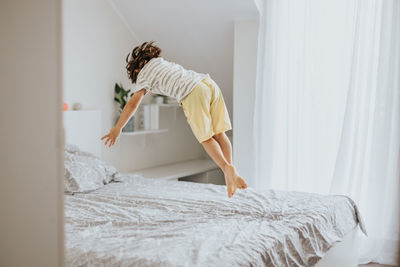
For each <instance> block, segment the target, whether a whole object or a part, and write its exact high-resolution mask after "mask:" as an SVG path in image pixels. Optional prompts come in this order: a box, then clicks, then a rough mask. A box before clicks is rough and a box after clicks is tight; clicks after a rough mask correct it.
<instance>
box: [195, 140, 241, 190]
mask: <svg viewBox="0 0 400 267" xmlns="http://www.w3.org/2000/svg"><path fill="white" fill-rule="evenodd" d="M228 141H229V140H228ZM229 143H230V142H229ZM201 144H202V145H203V147H204V149H205V150H206V151H207V153H208V155H210V157H211V158H212V159H213V160H214V162H215V163H216V164H217V165H218V167H220V168H221V170H222V171H223V172H224V176H225V183H226V186H227V190H228V197H232V196H233V194H235V192H236V189H237V188H240V189H244V188H246V187H247V184H246V182H245V181H244V180H243V179H242V177H240V176H239V175H238V174H237V172H236V169H235V167H234V166H233V165H232V164H231V163H230V162H228V161H227V159H226V157H225V156H224V154H223V151H222V149H221V146H220V145H219V143H218V142H217V141H216V139H214V138H210V139H208V140H206V141H203V142H202V143H201ZM229 158H231V157H230V156H229Z"/></svg>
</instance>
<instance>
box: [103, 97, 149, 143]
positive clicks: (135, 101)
mask: <svg viewBox="0 0 400 267" xmlns="http://www.w3.org/2000/svg"><path fill="white" fill-rule="evenodd" d="M145 94H146V89H142V90H140V91H137V92H136V93H135V94H133V96H132V98H131V99H130V100H129V101H128V103H126V105H125V107H124V109H123V110H122V112H121V116H120V117H119V120H118V122H117V124H115V126H114V127H113V128H111V130H110V133H108V134H106V135H105V136H103V137H102V138H101V140H103V139H106V141H105V143H104V145H106V146H107V143H108V147H111V146H112V145H114V144H115V142H116V141H117V138H118V136H119V135H120V134H121V131H122V128H124V126H125V125H126V123H127V122H128V121H129V119H130V118H131V117H132V116H133V114H135V112H136V110H137V108H138V107H139V105H140V102H141V101H142V99H143V96H144V95H145Z"/></svg>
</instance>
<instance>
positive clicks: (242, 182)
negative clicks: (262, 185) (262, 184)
mask: <svg viewBox="0 0 400 267" xmlns="http://www.w3.org/2000/svg"><path fill="white" fill-rule="evenodd" d="M236 186H237V187H238V188H239V189H246V188H247V183H246V182H245V180H243V178H242V177H240V176H238V177H237V178H236Z"/></svg>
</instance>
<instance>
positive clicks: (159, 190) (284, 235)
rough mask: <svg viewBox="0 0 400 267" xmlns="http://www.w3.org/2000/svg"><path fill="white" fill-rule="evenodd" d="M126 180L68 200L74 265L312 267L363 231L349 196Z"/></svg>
mask: <svg viewBox="0 0 400 267" xmlns="http://www.w3.org/2000/svg"><path fill="white" fill-rule="evenodd" d="M124 179H125V181H124V182H122V183H111V184H108V185H106V186H104V187H103V188H101V189H99V190H96V191H94V192H91V193H86V194H81V193H79V194H75V195H66V199H65V205H66V208H65V220H66V225H65V232H66V263H67V266H82V265H83V266H111V265H112V266H312V265H314V264H315V263H316V262H317V261H318V260H319V259H320V258H321V257H322V256H323V255H324V254H325V253H326V252H327V251H328V249H329V248H330V247H331V246H332V245H333V244H334V243H335V242H337V241H340V240H341V238H342V237H343V236H344V235H345V234H347V233H348V232H350V231H351V230H352V229H353V228H354V227H356V226H357V224H358V223H360V227H361V229H362V230H363V231H364V227H363V225H362V222H361V219H360V217H359V214H358V210H357V207H356V206H355V204H354V203H353V201H352V200H351V199H349V198H347V197H345V196H322V195H317V194H309V193H300V192H283V191H272V190H265V191H259V190H255V189H252V188H248V189H246V190H242V191H238V192H237V193H236V194H235V196H234V197H233V198H232V199H228V198H227V196H226V187H225V186H217V185H210V184H197V183H190V182H172V181H160V180H155V179H144V178H140V177H134V176H125V178H124Z"/></svg>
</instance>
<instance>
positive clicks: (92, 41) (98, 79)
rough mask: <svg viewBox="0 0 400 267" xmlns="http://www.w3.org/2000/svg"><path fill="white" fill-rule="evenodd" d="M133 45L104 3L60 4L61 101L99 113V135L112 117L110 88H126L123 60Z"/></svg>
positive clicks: (75, 0) (68, 0)
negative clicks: (61, 49) (61, 27)
mask: <svg viewBox="0 0 400 267" xmlns="http://www.w3.org/2000/svg"><path fill="white" fill-rule="evenodd" d="M136 44H137V41H136V40H134V38H133V37H132V34H131V33H130V32H129V30H128V29H127V27H126V26H125V25H124V24H123V22H122V21H121V20H120V18H119V17H118V16H117V15H116V13H115V12H114V10H113V9H112V7H111V5H110V4H109V3H108V2H107V1H106V0H85V1H79V0H64V1H63V58H64V88H65V90H64V101H65V102H67V103H68V104H69V105H70V106H71V105H72V103H74V102H80V103H81V104H82V105H83V107H84V109H100V110H101V111H102V125H103V127H102V128H103V132H105V131H106V130H108V129H109V128H110V126H111V124H112V123H114V120H115V116H116V113H115V110H116V109H115V104H114V101H113V98H114V84H115V83H116V82H122V84H123V85H124V86H125V88H129V85H130V82H129V80H128V78H127V75H126V70H125V65H126V63H125V57H126V56H127V54H128V53H129V52H130V51H131V48H132V47H133V46H134V45H136Z"/></svg>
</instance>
